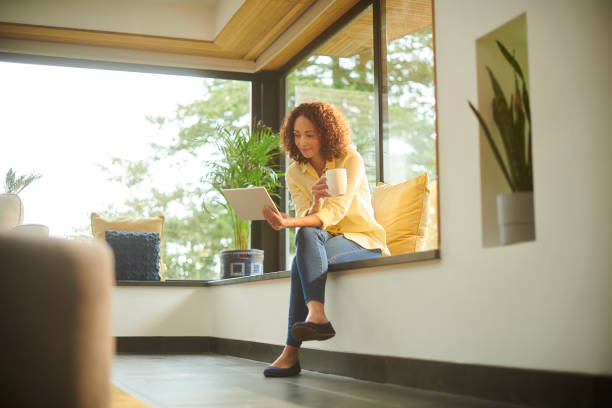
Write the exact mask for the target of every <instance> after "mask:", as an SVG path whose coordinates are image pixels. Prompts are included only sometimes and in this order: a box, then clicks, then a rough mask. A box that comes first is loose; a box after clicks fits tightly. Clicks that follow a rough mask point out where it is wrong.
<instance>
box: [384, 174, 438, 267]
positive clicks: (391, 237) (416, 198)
mask: <svg viewBox="0 0 612 408" xmlns="http://www.w3.org/2000/svg"><path fill="white" fill-rule="evenodd" d="M428 198H429V190H428V189H427V173H423V174H422V175H420V176H418V177H415V178H413V179H411V180H408V181H405V182H403V183H400V184H394V185H392V184H384V183H379V185H378V186H376V188H375V189H374V194H372V206H373V207H374V217H375V218H376V221H378V223H379V224H380V225H382V227H383V228H384V229H385V232H386V233H387V247H388V248H389V252H391V255H398V254H405V253H408V252H415V251H417V250H421V249H422V248H423V247H424V242H425V232H426V229H427V219H428V215H429V214H428Z"/></svg>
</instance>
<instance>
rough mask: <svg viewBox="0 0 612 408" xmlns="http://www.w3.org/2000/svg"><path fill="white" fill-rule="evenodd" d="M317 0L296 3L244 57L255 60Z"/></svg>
mask: <svg viewBox="0 0 612 408" xmlns="http://www.w3.org/2000/svg"><path fill="white" fill-rule="evenodd" d="M314 2H315V0H304V1H300V2H298V3H296V4H295V5H294V7H292V8H291V10H290V11H289V12H288V13H287V14H285V15H284V16H283V17H282V18H281V19H280V21H279V22H278V24H276V25H275V26H274V27H273V28H272V29H271V30H269V31H268V32H267V33H266V34H265V35H264V36H263V37H262V38H261V40H259V41H258V42H257V44H255V46H253V48H252V49H251V51H249V52H248V53H247V54H246V55H245V56H244V57H243V59H245V60H255V58H257V57H258V56H259V55H260V54H261V53H262V52H263V51H264V50H265V49H266V48H268V47H269V46H270V45H271V44H272V43H273V42H274V40H276V39H277V38H278V37H280V35H281V34H282V33H284V32H285V31H286V30H287V29H288V28H289V27H290V26H291V24H293V23H294V22H295V21H296V20H297V19H298V18H299V17H300V16H301V15H303V14H304V12H305V11H306V10H307V9H308V8H309V7H310V6H311V5H312V3H314Z"/></svg>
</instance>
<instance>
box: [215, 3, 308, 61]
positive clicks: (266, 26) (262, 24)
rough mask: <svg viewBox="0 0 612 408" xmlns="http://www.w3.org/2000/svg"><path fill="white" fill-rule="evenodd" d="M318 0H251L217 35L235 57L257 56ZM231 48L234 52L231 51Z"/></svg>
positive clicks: (220, 44)
mask: <svg viewBox="0 0 612 408" xmlns="http://www.w3.org/2000/svg"><path fill="white" fill-rule="evenodd" d="M313 2H314V0H299V1H291V0H247V1H245V3H244V4H243V5H242V6H241V7H240V8H239V9H238V11H237V12H236V13H235V14H234V15H233V16H232V18H231V19H230V21H229V22H228V23H227V24H226V25H225V27H223V29H222V30H221V32H220V33H219V35H217V37H216V38H215V41H214V42H215V44H216V45H217V46H219V47H220V48H221V49H224V50H227V51H228V52H231V56H232V57H234V58H243V59H247V57H246V56H247V55H252V54H254V51H255V50H256V51H257V52H256V53H255V55H253V56H252V58H253V59H254V58H255V57H256V56H257V55H259V54H260V53H261V52H262V51H263V50H264V49H265V48H266V47H267V46H269V45H270V44H271V43H272V42H273V41H274V39H276V37H278V36H279V35H280V34H282V32H283V31H285V30H286V29H287V28H288V27H289V26H290V25H291V24H292V23H293V22H294V21H295V20H296V19H297V18H298V17H299V16H300V15H302V14H303V13H304V11H305V10H306V9H307V8H308V7H309V6H310V5H311V4H312V3H313ZM230 50H231V51H230Z"/></svg>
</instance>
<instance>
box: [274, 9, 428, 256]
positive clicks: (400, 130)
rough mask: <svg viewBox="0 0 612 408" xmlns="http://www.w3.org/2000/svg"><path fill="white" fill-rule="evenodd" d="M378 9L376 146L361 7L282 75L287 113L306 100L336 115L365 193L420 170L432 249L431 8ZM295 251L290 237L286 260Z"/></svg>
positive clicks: (367, 34)
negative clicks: (381, 21)
mask: <svg viewBox="0 0 612 408" xmlns="http://www.w3.org/2000/svg"><path fill="white" fill-rule="evenodd" d="M385 3H386V15H385V17H386V18H385V20H386V38H387V44H386V53H385V51H384V49H385V47H381V48H382V49H383V52H382V53H381V54H382V57H383V58H385V62H386V77H385V79H386V81H382V78H381V80H380V81H379V82H380V83H386V88H385V91H386V92H385V91H383V92H381V95H382V97H381V98H384V100H381V101H380V103H381V105H382V106H383V110H384V112H383V115H382V117H381V118H380V120H382V121H383V126H382V128H383V131H382V133H381V134H380V141H378V140H377V139H376V128H377V127H378V123H377V115H376V108H377V105H376V100H375V98H376V93H375V86H376V83H375V70H374V62H375V61H374V55H375V53H374V40H373V37H374V35H373V33H374V27H373V25H374V24H373V6H369V7H366V8H365V9H364V10H363V11H362V12H361V13H359V14H358V15H357V16H355V17H354V18H353V19H352V20H351V21H350V22H349V23H348V24H346V26H345V27H343V28H342V29H341V30H340V31H339V32H337V33H336V34H334V35H333V36H331V37H330V38H329V39H327V40H325V41H324V42H323V43H322V44H321V45H320V46H319V47H318V48H317V49H315V51H314V52H313V53H312V54H311V55H309V56H307V57H306V58H305V59H304V60H302V61H301V62H300V63H298V64H297V65H296V66H295V67H294V68H293V69H292V70H291V71H290V72H289V73H288V75H287V77H286V80H285V89H286V112H289V111H290V110H291V109H292V108H293V107H295V106H297V105H299V104H300V103H302V102H306V101H311V100H323V101H326V102H329V103H331V104H333V105H335V106H336V107H337V108H338V109H340V110H341V111H342V112H343V113H344V114H345V115H346V116H347V118H348V120H349V123H350V126H351V129H352V133H353V142H354V145H355V147H356V149H357V150H358V151H359V152H360V153H361V155H362V156H363V158H364V161H365V164H366V172H367V175H368V180H369V182H370V187H371V189H373V188H374V187H375V186H376V183H377V182H381V181H384V182H385V183H390V184H398V183H401V182H404V181H407V180H410V179H412V178H414V177H416V176H419V175H421V174H422V173H424V172H427V174H428V178H429V180H430V183H429V188H430V191H431V194H430V202H429V204H430V205H429V207H430V213H429V230H428V233H429V235H428V236H427V241H428V242H427V244H426V245H425V246H424V248H425V249H435V248H437V247H438V238H437V222H438V217H437V200H436V196H437V186H436V183H437V166H436V133H435V96H434V75H433V72H434V66H433V38H432V37H433V28H432V4H431V1H423V0H409V1H403V2H393V1H387V2H385ZM382 65H383V66H384V65H385V64H382ZM382 75H384V70H383V71H382V72H381V76H382ZM377 144H378V149H379V150H380V151H381V152H382V155H381V156H382V157H381V159H378V155H377ZM377 167H378V168H380V169H382V174H383V175H384V177H383V180H377V178H376V177H377V176H376V175H377ZM289 210H290V211H291V210H292V209H291V208H289ZM294 251H295V247H294V232H292V233H291V235H290V240H289V255H290V256H289V257H288V258H287V259H288V260H290V259H291V256H292V255H293V254H294ZM287 266H289V265H287Z"/></svg>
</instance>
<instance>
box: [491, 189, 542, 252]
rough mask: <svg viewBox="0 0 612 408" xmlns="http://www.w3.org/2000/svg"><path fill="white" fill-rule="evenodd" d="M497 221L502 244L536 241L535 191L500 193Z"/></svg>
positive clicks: (498, 196)
mask: <svg viewBox="0 0 612 408" xmlns="http://www.w3.org/2000/svg"><path fill="white" fill-rule="evenodd" d="M497 223H498V224H499V240H500V243H501V244H502V245H508V244H512V243H515V242H524V241H534V240H535V225H534V216H533V192H518V193H506V194H498V195H497Z"/></svg>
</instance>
